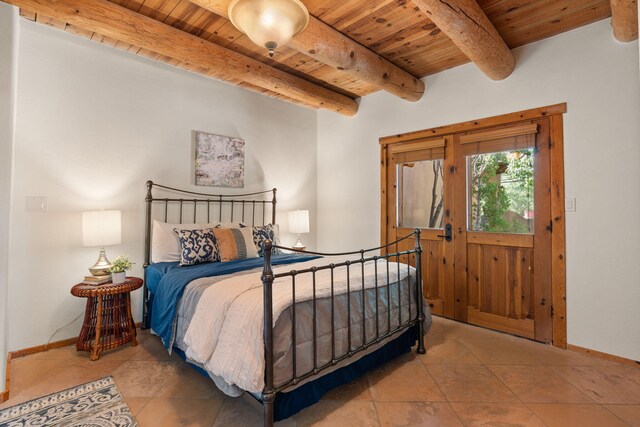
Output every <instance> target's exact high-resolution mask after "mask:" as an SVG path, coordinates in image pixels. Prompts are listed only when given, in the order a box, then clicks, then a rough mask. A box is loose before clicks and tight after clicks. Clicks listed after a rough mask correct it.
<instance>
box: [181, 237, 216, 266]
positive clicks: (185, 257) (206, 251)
mask: <svg viewBox="0 0 640 427" xmlns="http://www.w3.org/2000/svg"><path fill="white" fill-rule="evenodd" d="M175 232H176V233H178V239H179V240H180V248H181V251H180V266H181V267H182V266H185V265H194V264H202V263H204V262H220V253H219V251H218V246H217V244H216V236H215V234H214V233H213V229H212V228H207V229H204V230H179V229H177V228H176V229H175Z"/></svg>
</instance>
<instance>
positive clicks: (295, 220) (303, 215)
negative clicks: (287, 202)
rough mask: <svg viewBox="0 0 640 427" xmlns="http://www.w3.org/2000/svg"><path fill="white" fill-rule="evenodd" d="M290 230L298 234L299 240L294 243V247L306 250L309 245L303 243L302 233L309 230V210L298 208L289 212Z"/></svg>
mask: <svg viewBox="0 0 640 427" xmlns="http://www.w3.org/2000/svg"><path fill="white" fill-rule="evenodd" d="M289 232H291V233H295V234H297V235H298V241H297V242H296V244H295V245H293V249H297V250H299V251H304V250H305V249H306V248H307V247H306V246H305V245H303V244H302V241H301V240H300V234H301V233H308V232H309V211H307V210H304V211H302V210H300V209H298V210H297V211H291V212H289Z"/></svg>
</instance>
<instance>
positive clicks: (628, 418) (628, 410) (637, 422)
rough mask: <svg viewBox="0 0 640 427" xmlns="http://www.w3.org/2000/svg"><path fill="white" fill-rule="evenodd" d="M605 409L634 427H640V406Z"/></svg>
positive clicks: (612, 406) (610, 406) (617, 406)
mask: <svg viewBox="0 0 640 427" xmlns="http://www.w3.org/2000/svg"><path fill="white" fill-rule="evenodd" d="M604 407H605V408H607V409H608V410H609V412H613V413H614V414H615V415H617V416H618V418H621V419H622V420H624V421H625V422H627V423H629V424H631V425H632V426H633V427H640V405H604Z"/></svg>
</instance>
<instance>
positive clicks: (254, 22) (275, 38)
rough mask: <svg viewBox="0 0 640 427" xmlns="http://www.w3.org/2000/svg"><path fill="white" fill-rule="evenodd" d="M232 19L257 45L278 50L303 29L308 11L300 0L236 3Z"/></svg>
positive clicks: (230, 8) (265, 0)
mask: <svg viewBox="0 0 640 427" xmlns="http://www.w3.org/2000/svg"><path fill="white" fill-rule="evenodd" d="M229 19H231V22H232V23H233V25H234V26H235V27H236V28H237V29H239V30H240V31H242V32H243V33H245V34H246V35H247V36H249V38H250V39H251V41H252V42H254V43H255V44H257V45H258V46H266V47H267V48H270V49H275V47H276V46H284V45H285V44H287V43H288V42H289V40H291V37H293V36H294V35H295V34H297V33H299V32H300V31H302V30H304V28H305V27H306V26H307V24H308V23H309V12H308V11H307V8H306V7H305V6H304V4H302V2H300V1H299V0H234V1H233V2H231V4H230V5H229ZM270 44H274V46H270Z"/></svg>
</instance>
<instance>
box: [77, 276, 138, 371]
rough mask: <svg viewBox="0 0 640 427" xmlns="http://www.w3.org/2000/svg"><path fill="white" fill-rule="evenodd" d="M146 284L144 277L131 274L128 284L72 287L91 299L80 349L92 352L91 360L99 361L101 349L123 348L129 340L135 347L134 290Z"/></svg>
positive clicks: (127, 280)
mask: <svg viewBox="0 0 640 427" xmlns="http://www.w3.org/2000/svg"><path fill="white" fill-rule="evenodd" d="M141 286H142V279H140V278H138V277H127V278H126V280H125V281H124V283H120V284H113V283H106V284H104V285H101V286H92V285H86V284H84V283H79V284H77V285H75V286H74V287H73V288H71V295H73V296H76V297H81V298H87V307H86V309H85V313H84V322H83V324H82V330H81V331H80V336H79V337H78V343H77V344H76V349H78V350H84V351H90V352H91V360H98V358H99V357H100V352H101V351H103V350H109V349H112V348H116V347H120V346H121V345H124V344H126V343H128V342H130V343H132V344H131V345H132V346H133V347H135V346H136V345H138V342H137V341H136V327H135V324H134V323H133V317H132V316H131V296H130V292H131V291H135V290H136V289H138V288H140V287H141Z"/></svg>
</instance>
